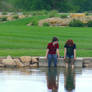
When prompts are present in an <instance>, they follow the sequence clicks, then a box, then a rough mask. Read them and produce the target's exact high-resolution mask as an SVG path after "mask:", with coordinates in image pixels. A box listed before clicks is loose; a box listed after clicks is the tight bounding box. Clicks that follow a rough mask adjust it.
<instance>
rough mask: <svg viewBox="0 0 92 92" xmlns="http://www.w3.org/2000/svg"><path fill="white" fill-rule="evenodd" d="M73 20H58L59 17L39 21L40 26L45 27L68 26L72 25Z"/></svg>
mask: <svg viewBox="0 0 92 92" xmlns="http://www.w3.org/2000/svg"><path fill="white" fill-rule="evenodd" d="M70 21H71V18H64V19H62V18H58V17H53V18H47V19H43V20H40V21H39V26H43V24H44V23H49V24H50V26H68V24H69V23H70Z"/></svg>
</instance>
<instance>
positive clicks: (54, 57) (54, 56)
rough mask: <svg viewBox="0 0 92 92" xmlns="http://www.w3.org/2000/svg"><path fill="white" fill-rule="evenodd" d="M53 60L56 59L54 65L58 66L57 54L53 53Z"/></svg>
mask: <svg viewBox="0 0 92 92" xmlns="http://www.w3.org/2000/svg"><path fill="white" fill-rule="evenodd" d="M53 60H54V67H57V55H56V54H54V55H53Z"/></svg>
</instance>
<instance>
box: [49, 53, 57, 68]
mask: <svg viewBox="0 0 92 92" xmlns="http://www.w3.org/2000/svg"><path fill="white" fill-rule="evenodd" d="M52 60H53V61H54V67H57V55H56V54H48V67H50V66H51V62H52Z"/></svg>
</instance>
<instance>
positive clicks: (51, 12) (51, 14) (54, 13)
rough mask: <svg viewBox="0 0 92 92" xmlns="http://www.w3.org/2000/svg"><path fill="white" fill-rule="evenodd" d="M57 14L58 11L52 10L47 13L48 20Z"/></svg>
mask: <svg viewBox="0 0 92 92" xmlns="http://www.w3.org/2000/svg"><path fill="white" fill-rule="evenodd" d="M57 13H58V11H56V10H52V11H50V12H49V14H48V16H49V18H51V17H55V16H56V14H57Z"/></svg>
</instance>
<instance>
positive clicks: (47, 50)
mask: <svg viewBox="0 0 92 92" xmlns="http://www.w3.org/2000/svg"><path fill="white" fill-rule="evenodd" d="M48 52H49V49H46V59H47V56H48Z"/></svg>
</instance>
